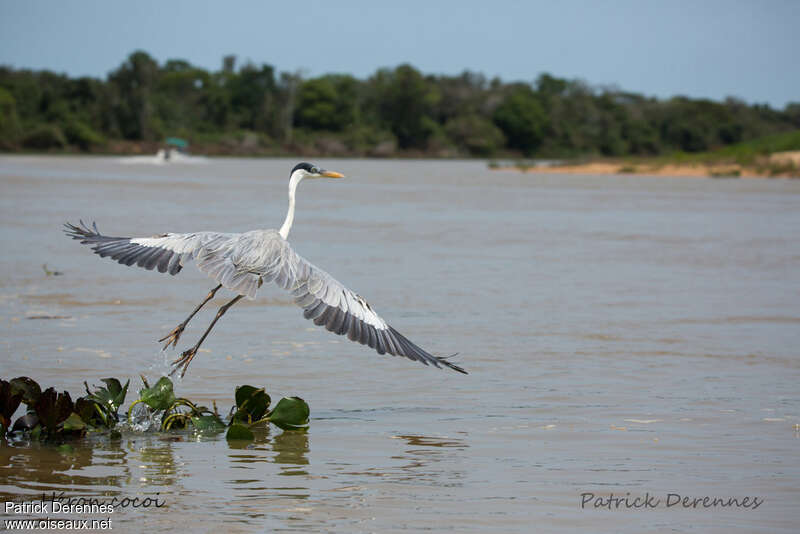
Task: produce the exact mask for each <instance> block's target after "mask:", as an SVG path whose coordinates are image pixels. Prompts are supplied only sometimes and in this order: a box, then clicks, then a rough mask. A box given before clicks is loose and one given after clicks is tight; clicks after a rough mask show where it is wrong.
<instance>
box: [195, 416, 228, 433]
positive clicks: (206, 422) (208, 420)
mask: <svg viewBox="0 0 800 534" xmlns="http://www.w3.org/2000/svg"><path fill="white" fill-rule="evenodd" d="M192 425H194V427H195V428H196V429H197V430H199V431H200V432H222V431H223V430H225V423H223V422H222V419H220V418H219V416H218V415H214V414H206V415H196V416H194V417H192Z"/></svg>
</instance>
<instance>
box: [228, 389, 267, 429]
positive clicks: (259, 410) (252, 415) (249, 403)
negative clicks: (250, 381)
mask: <svg viewBox="0 0 800 534" xmlns="http://www.w3.org/2000/svg"><path fill="white" fill-rule="evenodd" d="M235 396H236V413H235V414H234V415H233V418H232V420H233V421H241V422H243V423H252V422H255V421H258V420H259V419H261V418H262V417H264V415H265V414H266V413H267V410H269V405H270V402H272V399H270V398H269V395H267V393H266V391H264V388H255V387H253V386H247V385H245V386H239V387H237V388H236V393H235Z"/></svg>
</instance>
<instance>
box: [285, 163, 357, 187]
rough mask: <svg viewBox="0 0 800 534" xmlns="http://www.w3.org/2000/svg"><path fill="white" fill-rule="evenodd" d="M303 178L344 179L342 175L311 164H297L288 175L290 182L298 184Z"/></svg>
mask: <svg viewBox="0 0 800 534" xmlns="http://www.w3.org/2000/svg"><path fill="white" fill-rule="evenodd" d="M305 178H344V175H343V174H340V173H338V172H333V171H327V170H325V169H323V168H322V167H319V166H317V165H314V164H313V163H306V162H305V161H304V162H302V163H298V164H297V165H295V166H294V169H292V173H291V174H290V175H289V179H290V181H295V182H298V183H299V182H300V180H303V179H305Z"/></svg>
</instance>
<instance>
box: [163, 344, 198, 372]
mask: <svg viewBox="0 0 800 534" xmlns="http://www.w3.org/2000/svg"><path fill="white" fill-rule="evenodd" d="M197 349H198V347H192V348H191V349H189V350H185V351H183V354H181V357H180V358H178V359H177V360H175V361H174V362H172V371H171V372H170V373H169V376H172V375H174V374H175V373H176V372H177V371H178V369H181V368H183V370H182V371H181V378H183V376H184V375H185V374H186V369H188V368H189V364H190V363H191V362H192V359H193V358H194V357H195V355H196V354H197Z"/></svg>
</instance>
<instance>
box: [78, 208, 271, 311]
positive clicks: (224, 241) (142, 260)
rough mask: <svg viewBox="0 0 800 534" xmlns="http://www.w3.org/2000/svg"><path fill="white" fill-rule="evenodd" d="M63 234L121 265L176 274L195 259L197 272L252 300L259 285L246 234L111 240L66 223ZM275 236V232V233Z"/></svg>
mask: <svg viewBox="0 0 800 534" xmlns="http://www.w3.org/2000/svg"><path fill="white" fill-rule="evenodd" d="M64 226H65V232H66V234H67V235H68V236H70V237H72V238H73V239H77V240H80V242H81V243H82V244H85V245H90V246H91V247H92V250H93V251H94V252H95V254H98V255H99V256H101V257H110V258H111V259H113V260H116V261H117V262H119V263H121V264H123V265H129V266H130V265H134V264H136V265H137V266H138V267H143V268H145V269H148V270H153V269H156V268H157V269H158V271H159V272H162V273H166V272H168V273H169V274H172V275H175V274H178V273H179V272H180V271H181V269H182V268H183V266H184V265H185V264H186V262H188V261H190V260H192V259H194V260H196V261H197V267H198V268H199V269H200V271H202V272H204V273H206V274H207V275H208V276H210V277H211V278H213V279H215V280H216V281H217V282H219V283H220V284H222V285H223V287H226V288H228V289H230V290H232V291H235V292H237V293H239V294H241V295H245V296H247V297H249V298H254V297H255V294H256V290H257V289H258V287H259V285H260V276H261V275H260V274H258V273H253V272H251V269H250V265H249V264H247V260H248V259H252V258H248V257H247V255H246V254H245V253H246V252H247V246H248V244H250V241H252V236H250V235H249V234H252V232H248V233H247V234H223V233H219V232H193V233H188V234H161V235H155V236H152V237H112V236H105V235H102V234H101V233H100V232H99V231H98V229H97V225H96V224H94V223H92V226H91V228H90V227H89V226H87V225H86V224H84V222H83V221H81V222H80V225H73V224H69V223H67V224H65V225H64ZM275 233H276V234H277V232H275ZM242 265H244V267H242Z"/></svg>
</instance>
